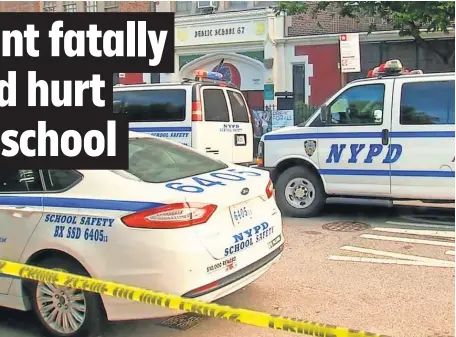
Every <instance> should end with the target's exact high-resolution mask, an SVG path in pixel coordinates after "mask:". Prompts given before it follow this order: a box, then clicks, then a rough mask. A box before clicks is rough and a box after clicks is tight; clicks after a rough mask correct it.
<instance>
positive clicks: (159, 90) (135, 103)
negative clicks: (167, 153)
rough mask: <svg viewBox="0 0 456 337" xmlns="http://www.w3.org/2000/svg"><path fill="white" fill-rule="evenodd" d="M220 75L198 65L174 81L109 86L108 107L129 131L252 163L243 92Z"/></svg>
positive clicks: (247, 112)
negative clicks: (110, 99) (189, 76)
mask: <svg viewBox="0 0 456 337" xmlns="http://www.w3.org/2000/svg"><path fill="white" fill-rule="evenodd" d="M222 77H223V76H222V74H220V73H217V72H207V71H203V70H198V71H196V72H195V79H183V80H182V82H180V83H163V84H138V85H120V86H115V87H114V92H113V100H114V111H115V112H117V113H119V112H120V113H124V114H126V115H127V118H128V119H129V121H130V130H131V131H135V132H142V133H148V134H151V135H153V136H155V137H160V138H166V139H169V140H174V141H177V142H179V143H181V144H184V145H187V146H191V147H193V148H194V149H196V150H198V151H200V152H203V153H205V154H207V155H209V156H213V157H215V158H216V159H220V160H225V161H229V162H232V163H235V164H241V165H242V164H244V165H247V164H251V163H252V162H253V159H254V158H253V124H252V118H251V114H250V110H249V108H248V105H247V102H246V100H245V97H244V95H243V94H242V92H241V91H240V90H238V89H237V88H236V87H234V86H233V85H231V84H229V83H226V82H224V81H222Z"/></svg>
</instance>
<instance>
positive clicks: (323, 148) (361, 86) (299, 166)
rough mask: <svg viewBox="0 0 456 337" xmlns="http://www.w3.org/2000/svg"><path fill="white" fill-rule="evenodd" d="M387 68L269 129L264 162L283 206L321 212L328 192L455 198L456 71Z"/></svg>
mask: <svg viewBox="0 0 456 337" xmlns="http://www.w3.org/2000/svg"><path fill="white" fill-rule="evenodd" d="M382 70H383V71H384V72H383V73H379V75H377V76H375V77H374V78H366V79H361V80H356V81H353V82H351V83H349V84H348V85H346V86H345V87H344V88H342V89H341V90H340V91H339V92H337V93H336V94H335V95H334V96H333V97H331V98H330V99H329V100H328V101H327V102H326V103H325V104H324V105H323V106H321V107H320V109H319V110H317V111H316V112H315V114H314V115H313V116H311V117H310V118H309V120H308V121H306V122H304V123H303V124H302V125H298V126H294V127H288V128H283V129H279V130H276V131H273V132H270V133H267V134H265V135H263V137H262V139H261V141H260V143H259V149H258V152H259V155H258V167H259V168H263V169H267V170H269V171H270V172H271V178H272V181H273V182H274V186H275V188H276V190H275V193H276V200H277V204H278V206H279V208H280V209H281V211H282V213H284V214H288V215H290V216H297V217H310V216H315V215H317V214H318V213H319V212H320V211H321V210H322V208H323V206H324V204H325V201H326V199H327V198H328V197H355V198H360V197H361V198H362V197H365V198H379V199H389V200H406V199H410V200H421V201H425V202H454V199H455V182H454V177H455V173H454V160H455V144H454V137H455V77H454V73H439V74H422V72H421V71H414V72H415V73H418V74H413V73H414V72H412V73H411V74H407V75H405V74H404V72H402V71H401V70H402V65H401V64H400V62H399V61H398V60H392V61H389V62H386V63H385V65H384V69H382Z"/></svg>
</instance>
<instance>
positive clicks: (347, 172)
mask: <svg viewBox="0 0 456 337" xmlns="http://www.w3.org/2000/svg"><path fill="white" fill-rule="evenodd" d="M318 172H320V174H321V175H324V176H378V177H390V176H391V177H428V178H431V177H432V178H454V176H455V175H454V171H407V170H356V169H320V170H318Z"/></svg>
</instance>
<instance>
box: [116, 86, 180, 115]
mask: <svg viewBox="0 0 456 337" xmlns="http://www.w3.org/2000/svg"><path fill="white" fill-rule="evenodd" d="M185 98H186V91H185V90H184V89H159V90H140V91H139V90H138V91H136V90H135V91H115V92H114V93H113V100H114V107H115V110H116V111H117V112H121V113H126V114H127V116H128V120H129V121H130V122H181V121H183V120H185V107H186V99H185ZM119 106H120V107H119Z"/></svg>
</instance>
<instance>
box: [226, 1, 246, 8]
mask: <svg viewBox="0 0 456 337" xmlns="http://www.w3.org/2000/svg"><path fill="white" fill-rule="evenodd" d="M225 6H226V8H228V9H245V8H247V7H248V6H249V1H225Z"/></svg>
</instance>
